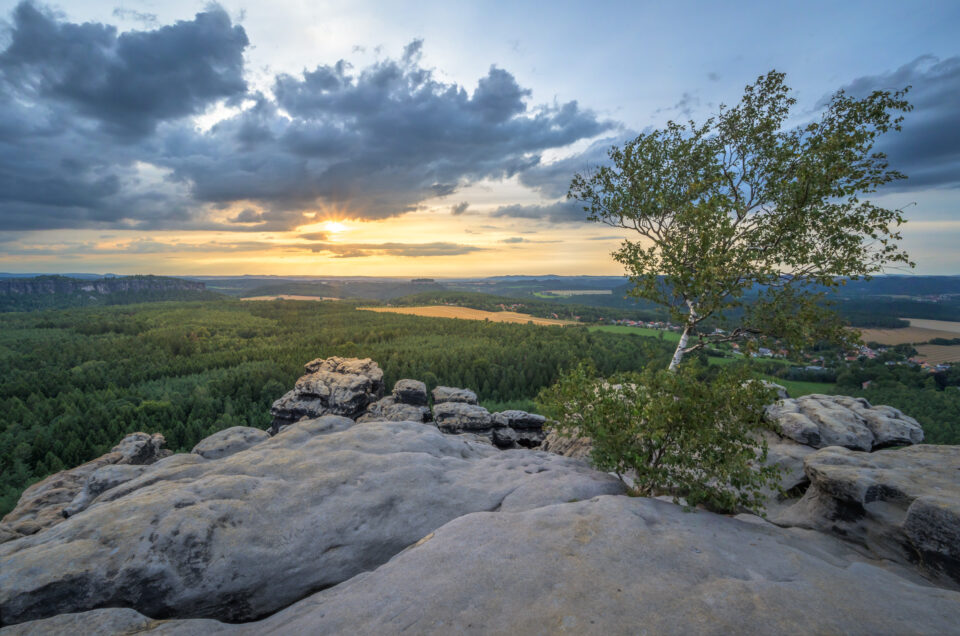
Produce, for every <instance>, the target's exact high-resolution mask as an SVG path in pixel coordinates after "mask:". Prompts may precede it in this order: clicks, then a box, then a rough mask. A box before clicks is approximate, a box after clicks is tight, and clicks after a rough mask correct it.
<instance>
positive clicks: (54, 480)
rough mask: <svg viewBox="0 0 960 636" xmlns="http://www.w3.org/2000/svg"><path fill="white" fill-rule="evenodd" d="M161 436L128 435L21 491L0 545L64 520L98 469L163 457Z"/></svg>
mask: <svg viewBox="0 0 960 636" xmlns="http://www.w3.org/2000/svg"><path fill="white" fill-rule="evenodd" d="M163 444H164V439H163V435H160V434H159V433H156V434H154V435H149V434H147V433H131V434H130V435H127V436H126V437H124V438H123V439H122V440H121V441H120V443H119V444H117V445H116V446H114V447H113V449H112V450H111V451H110V452H109V453H107V454H106V455H101V456H100V457H98V458H96V459H94V460H92V461H89V462H87V463H86V464H81V465H80V466H77V467H76V468H71V469H69V470H62V471H60V472H59V473H55V474H53V475H50V476H49V477H47V478H46V479H44V480H43V481H40V482H37V483H35V484H33V485H32V486H30V487H29V488H27V489H26V490H24V491H23V494H22V495H21V496H20V500H19V501H18V502H17V506H16V507H15V508H14V509H13V510H11V511H10V512H9V513H7V515H6V516H5V517H4V518H3V520H2V521H0V543H3V542H5V541H10V540H13V539H16V538H19V537H21V536H23V535H30V534H34V533H36V532H39V531H40V530H42V529H44V528H49V527H50V526H53V525H56V524H58V523H60V522H61V521H63V519H64V509H65V508H66V507H67V506H69V505H70V504H71V502H73V501H74V499H76V498H77V497H78V496H79V495H80V494H81V493H82V492H83V489H84V485H85V484H86V482H87V480H88V479H89V478H90V476H91V475H93V474H94V473H95V472H97V470H99V469H100V468H102V467H104V466H109V465H111V464H134V465H146V464H151V463H153V462H155V461H157V460H158V459H161V458H163V457H166V456H167V455H169V454H170V451H168V450H165V449H163Z"/></svg>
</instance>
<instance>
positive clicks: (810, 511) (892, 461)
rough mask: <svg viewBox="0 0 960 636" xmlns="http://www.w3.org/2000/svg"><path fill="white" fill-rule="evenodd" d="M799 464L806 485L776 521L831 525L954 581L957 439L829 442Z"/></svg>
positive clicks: (957, 575)
mask: <svg viewBox="0 0 960 636" xmlns="http://www.w3.org/2000/svg"><path fill="white" fill-rule="evenodd" d="M804 470H805V472H806V475H807V476H808V477H809V479H810V487H809V488H808V489H807V491H806V493H805V494H804V495H803V498H802V499H801V500H800V501H799V502H798V503H797V504H796V505H794V506H791V507H789V508H787V509H786V510H785V511H783V512H782V513H780V514H779V515H778V516H777V517H775V518H774V522H775V523H778V524H780V525H791V526H800V527H804V528H814V529H816V530H823V531H827V532H834V533H836V534H838V535H840V536H842V537H844V538H845V539H848V540H851V541H856V542H858V543H861V544H863V545H866V546H868V547H869V548H870V549H871V550H872V551H873V552H875V553H876V554H878V555H880V556H882V557H884V558H888V559H891V560H894V561H899V562H901V563H915V564H917V565H918V566H920V567H921V568H922V569H923V570H924V571H925V572H926V573H927V574H928V575H931V576H933V577H939V578H943V579H946V580H952V581H953V582H954V584H955V585H957V586H958V587H960V446H930V445H925V444H924V445H920V446H910V447H908V448H901V449H897V450H880V451H876V452H874V453H862V452H855V451H850V450H848V449H846V448H842V447H839V446H830V447H827V448H824V449H822V450H818V451H816V452H814V453H812V454H810V455H808V456H807V457H806V459H805V460H804Z"/></svg>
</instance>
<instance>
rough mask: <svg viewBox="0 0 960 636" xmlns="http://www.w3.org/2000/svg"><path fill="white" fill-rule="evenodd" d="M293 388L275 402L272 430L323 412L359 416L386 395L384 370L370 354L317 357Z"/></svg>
mask: <svg viewBox="0 0 960 636" xmlns="http://www.w3.org/2000/svg"><path fill="white" fill-rule="evenodd" d="M304 370H305V371H306V375H303V376H301V377H300V379H299V380H297V382H296V385H294V388H293V390H291V391H289V392H287V393H286V394H285V395H283V397H281V398H280V399H279V400H277V401H276V402H274V403H273V406H272V407H270V414H271V415H272V416H273V423H272V425H271V429H270V430H271V432H272V433H273V434H276V433H277V432H279V431H280V428H281V427H283V426H287V425H289V424H293V423H294V422H297V421H299V420H301V419H305V418H306V419H309V418H316V417H320V416H322V415H342V416H344V417H349V418H357V417H360V416H361V415H363V414H364V412H365V411H366V409H367V406H368V405H369V404H371V403H373V402H376V401H377V400H379V399H380V398H381V397H382V396H383V371H382V370H381V369H380V367H379V365H377V363H376V362H374V361H373V360H370V359H369V358H364V359H362V360H360V359H357V358H338V357H333V358H326V359H322V358H317V359H316V360H313V361H311V362H308V363H307V364H306V365H304Z"/></svg>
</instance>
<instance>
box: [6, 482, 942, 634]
mask: <svg viewBox="0 0 960 636" xmlns="http://www.w3.org/2000/svg"><path fill="white" fill-rule="evenodd" d="M958 611H960V593H958V592H956V591H952V590H945V589H937V588H932V587H928V586H925V585H921V584H918V582H917V581H916V580H914V579H913V578H912V575H911V573H910V572H909V571H905V570H903V569H902V568H899V567H898V566H896V565H895V564H885V563H882V562H878V561H872V560H870V559H868V558H866V557H865V556H864V555H862V554H860V553H859V552H857V551H855V550H853V549H851V547H850V546H848V545H846V544H843V543H841V542H839V541H837V540H835V539H833V538H832V537H829V536H827V535H821V534H819V533H815V532H810V531H804V530H799V529H783V528H777V527H775V526H773V525H771V524H769V523H766V522H764V521H762V520H760V519H757V518H756V517H751V518H736V519H735V518H730V517H725V516H722V515H715V514H711V513H708V512H697V513H687V512H684V511H683V509H682V508H681V507H680V506H675V505H673V504H669V503H663V502H660V501H655V500H652V499H645V498H631V497H597V498H593V499H590V500H588V501H579V502H572V503H560V504H556V505H552V506H547V507H540V508H536V509H530V510H525V511H518V512H511V513H502V512H501V513H489V512H479V513H475V514H470V515H466V516H462V517H460V518H457V519H455V520H453V521H451V522H449V523H447V524H446V525H444V526H442V527H440V528H438V529H436V530H435V531H433V532H431V533H429V534H425V535H424V536H423V537H422V538H421V539H420V540H419V541H417V542H416V543H415V544H413V545H412V546H411V547H410V548H409V549H407V550H405V551H404V552H402V553H401V554H399V555H397V556H396V557H395V558H394V559H392V560H391V561H389V562H388V563H386V564H384V565H382V566H380V567H379V568H377V569H376V570H373V571H372V572H367V573H364V574H361V575H359V576H356V577H354V578H352V579H350V580H349V581H347V582H345V583H342V584H340V585H337V586H336V587H333V588H330V589H327V590H323V591H321V592H317V593H315V594H313V595H312V596H310V597H308V598H305V599H304V600H302V601H300V602H298V603H296V604H294V605H292V606H290V607H288V608H286V609H285V610H283V611H281V612H278V613H277V614H275V615H273V616H270V617H268V618H266V619H264V620H261V621H258V622H255V623H249V624H243V625H228V624H223V623H216V622H213V621H209V620H207V621H198V620H175V621H168V622H162V623H158V622H150V621H147V620H146V619H145V617H138V616H135V615H132V614H130V612H129V610H121V609H111V610H101V611H100V612H99V613H97V612H87V613H85V614H78V615H72V616H70V617H67V618H63V617H57V618H54V619H49V620H47V621H38V622H36V623H32V624H26V625H23V626H15V627H13V628H11V630H10V632H9V633H10V634H32V633H44V634H48V633H58V630H64V631H62V632H59V633H90V632H92V631H94V630H95V628H96V627H98V626H100V625H109V626H111V627H113V626H118V627H122V628H123V629H128V630H129V632H132V633H136V632H137V631H143V632H147V631H148V630H150V631H149V633H150V634H154V633H162V634H177V635H181V636H182V635H186V634H191V635H193V634H197V635H199V634H204V635H208V634H235V635H238V636H239V635H254V634H272V633H282V634H347V633H349V634H384V635H389V634H401V633H404V634H451V633H457V634H551V633H566V634H635V633H649V634H716V635H725V634H766V633H776V634H951V633H956V632H957V623H956V618H957V615H958ZM108 614H112V615H113V616H114V618H113V622H107V621H108ZM67 630H69V632H68V631H67Z"/></svg>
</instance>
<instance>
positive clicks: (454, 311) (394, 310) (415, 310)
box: [357, 305, 576, 325]
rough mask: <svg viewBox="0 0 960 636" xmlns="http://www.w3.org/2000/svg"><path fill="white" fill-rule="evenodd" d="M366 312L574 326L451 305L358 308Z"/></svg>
mask: <svg viewBox="0 0 960 636" xmlns="http://www.w3.org/2000/svg"><path fill="white" fill-rule="evenodd" d="M357 309H361V310H364V311H376V312H380V313H391V314H408V315H412V316H425V317H427V318H459V319H461V320H489V321H490V322H512V323H519V324H527V323H528V322H530V323H533V324H535V325H573V324H576V323H575V322H573V321H572V320H553V319H551V318H538V317H536V316H531V315H529V314H520V313H517V312H515V311H483V310H482V309H471V308H469V307H453V306H450V305H430V306H428V307H357Z"/></svg>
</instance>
